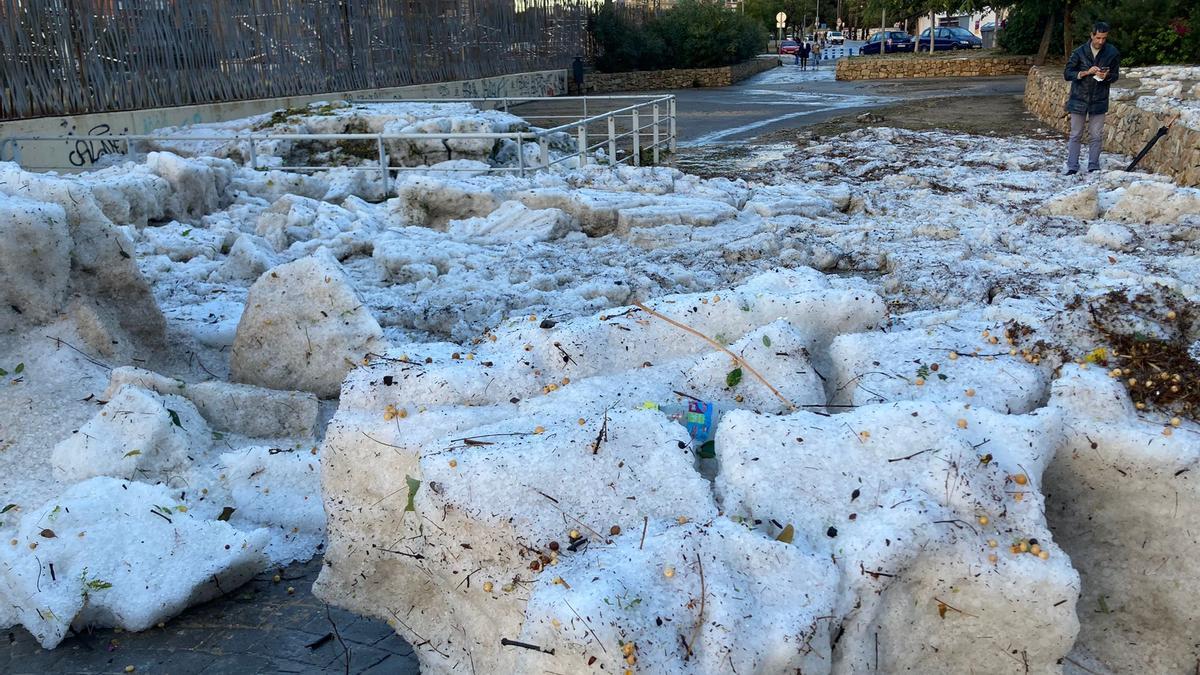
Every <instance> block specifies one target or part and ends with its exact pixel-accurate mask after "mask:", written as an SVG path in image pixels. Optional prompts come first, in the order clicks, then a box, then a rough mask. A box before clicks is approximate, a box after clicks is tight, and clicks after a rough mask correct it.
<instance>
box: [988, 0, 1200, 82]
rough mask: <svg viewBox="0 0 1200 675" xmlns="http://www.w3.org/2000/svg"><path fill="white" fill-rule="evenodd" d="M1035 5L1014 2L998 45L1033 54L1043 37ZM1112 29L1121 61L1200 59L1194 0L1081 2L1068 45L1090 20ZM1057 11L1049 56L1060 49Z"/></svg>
mask: <svg viewBox="0 0 1200 675" xmlns="http://www.w3.org/2000/svg"><path fill="white" fill-rule="evenodd" d="M1039 11H1040V10H1039V8H1038V7H1037V6H1036V3H1024V4H1018V5H1017V6H1016V7H1014V8H1013V11H1012V12H1011V13H1010V14H1009V17H1008V25H1007V27H1006V28H1005V29H1004V30H1003V31H1001V32H1000V35H999V43H1000V46H1001V47H1003V48H1004V49H1006V50H1008V51H1010V52H1013V53H1015V54H1034V53H1037V50H1038V45H1039V44H1040V42H1041V39H1042V32H1041V30H1040V28H1041V26H1040V25H1039V21H1038V18H1039V17H1038V14H1039ZM1096 21H1104V22H1106V23H1108V24H1109V26H1111V27H1112V34H1111V37H1110V41H1111V42H1112V43H1113V44H1114V45H1115V46H1116V47H1117V48H1118V49H1120V50H1121V64H1122V65H1124V66H1143V65H1154V64H1162V63H1190V64H1194V63H1200V3H1198V2H1196V0H1090V1H1087V0H1085V1H1084V2H1081V3H1079V5H1078V7H1077V8H1076V9H1075V12H1074V13H1073V14H1072V19H1071V35H1070V36H1069V37H1070V41H1071V46H1072V47H1075V46H1078V45H1081V44H1083V42H1084V41H1085V40H1087V39H1088V35H1089V34H1090V33H1091V29H1092V24H1093V23H1095V22H1096ZM1063 51H1064V50H1063V23H1062V16H1061V13H1059V15H1058V16H1056V17H1055V24H1054V28H1053V32H1052V33H1051V40H1050V51H1049V54H1050V55H1051V56H1055V55H1059V54H1062V53H1063Z"/></svg>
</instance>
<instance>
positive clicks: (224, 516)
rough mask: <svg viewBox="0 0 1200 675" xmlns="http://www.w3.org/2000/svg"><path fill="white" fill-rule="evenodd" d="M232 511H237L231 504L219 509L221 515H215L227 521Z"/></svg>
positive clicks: (218, 518)
mask: <svg viewBox="0 0 1200 675" xmlns="http://www.w3.org/2000/svg"><path fill="white" fill-rule="evenodd" d="M234 511H237V509H235V508H233V507H232V506H226V507H225V508H223V509H221V515H219V516H217V520H224V521H228V520H229V517H230V516H232V515H233V512H234Z"/></svg>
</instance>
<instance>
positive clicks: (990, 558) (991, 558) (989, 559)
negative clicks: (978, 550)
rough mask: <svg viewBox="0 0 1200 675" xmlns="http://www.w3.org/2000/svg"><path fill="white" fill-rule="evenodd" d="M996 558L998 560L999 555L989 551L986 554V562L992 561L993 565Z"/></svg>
mask: <svg viewBox="0 0 1200 675" xmlns="http://www.w3.org/2000/svg"><path fill="white" fill-rule="evenodd" d="M998 560H1000V558H999V556H997V555H996V554H995V553H989V554H988V562H990V563H992V564H993V565H995V564H996V562H997V561H998Z"/></svg>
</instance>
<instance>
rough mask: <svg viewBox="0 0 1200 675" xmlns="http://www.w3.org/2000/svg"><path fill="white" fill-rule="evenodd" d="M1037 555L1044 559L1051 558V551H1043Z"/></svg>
mask: <svg viewBox="0 0 1200 675" xmlns="http://www.w3.org/2000/svg"><path fill="white" fill-rule="evenodd" d="M1037 557H1039V558H1041V559H1042V560H1048V559H1049V558H1050V551H1042V552H1041V553H1038V554H1037Z"/></svg>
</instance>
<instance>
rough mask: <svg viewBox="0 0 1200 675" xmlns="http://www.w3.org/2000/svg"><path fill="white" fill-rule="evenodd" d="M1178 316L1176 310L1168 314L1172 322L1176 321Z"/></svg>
mask: <svg viewBox="0 0 1200 675" xmlns="http://www.w3.org/2000/svg"><path fill="white" fill-rule="evenodd" d="M1177 316H1179V315H1178V314H1176V313H1175V310H1171V311H1169V312H1167V318H1168V319H1170V320H1171V321H1174V320H1175V317H1177Z"/></svg>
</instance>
